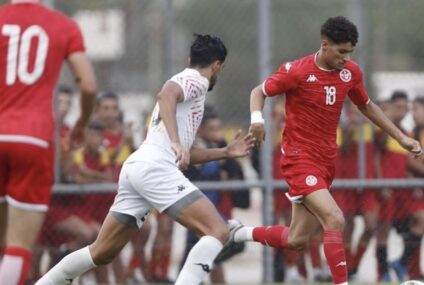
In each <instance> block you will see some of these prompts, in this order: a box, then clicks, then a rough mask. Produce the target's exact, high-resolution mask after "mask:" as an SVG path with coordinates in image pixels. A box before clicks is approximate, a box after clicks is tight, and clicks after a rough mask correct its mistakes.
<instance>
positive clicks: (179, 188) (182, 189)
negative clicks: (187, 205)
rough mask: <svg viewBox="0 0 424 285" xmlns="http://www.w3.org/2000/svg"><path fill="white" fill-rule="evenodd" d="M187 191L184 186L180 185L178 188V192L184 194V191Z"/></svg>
mask: <svg viewBox="0 0 424 285" xmlns="http://www.w3.org/2000/svg"><path fill="white" fill-rule="evenodd" d="M184 190H185V186H184V185H182V184H181V185H178V188H177V191H178V192H182V191H184Z"/></svg>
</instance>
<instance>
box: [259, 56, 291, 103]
mask: <svg viewBox="0 0 424 285" xmlns="http://www.w3.org/2000/svg"><path fill="white" fill-rule="evenodd" d="M297 83H298V80H297V78H296V76H295V70H294V67H293V66H292V63H290V62H287V63H285V64H283V65H281V66H280V68H279V69H278V70H277V71H276V72H275V73H274V74H272V75H271V76H269V77H268V78H267V79H266V80H265V81H264V83H263V84H262V92H263V93H264V94H265V95H266V96H275V95H279V94H283V93H285V92H287V91H289V90H290V89H294V88H295V87H296V85H297Z"/></svg>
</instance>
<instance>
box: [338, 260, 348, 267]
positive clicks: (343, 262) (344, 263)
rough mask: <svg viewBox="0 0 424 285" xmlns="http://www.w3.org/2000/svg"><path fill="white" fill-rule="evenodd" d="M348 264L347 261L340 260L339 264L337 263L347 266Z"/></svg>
mask: <svg viewBox="0 0 424 285" xmlns="http://www.w3.org/2000/svg"><path fill="white" fill-rule="evenodd" d="M346 265H347V263H346V261H340V262H339V264H337V265H336V267H339V266H346Z"/></svg>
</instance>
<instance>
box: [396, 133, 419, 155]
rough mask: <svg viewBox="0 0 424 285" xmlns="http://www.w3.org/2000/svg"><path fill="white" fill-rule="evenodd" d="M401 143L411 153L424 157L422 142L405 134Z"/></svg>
mask: <svg viewBox="0 0 424 285" xmlns="http://www.w3.org/2000/svg"><path fill="white" fill-rule="evenodd" d="M399 143H400V145H401V146H402V147H403V148H404V149H406V150H408V151H409V152H410V153H412V154H413V155H414V157H416V158H423V149H422V147H421V144H420V143H419V142H418V141H416V140H414V139H412V138H410V137H407V136H404V137H403V138H402V139H401V140H400V141H399Z"/></svg>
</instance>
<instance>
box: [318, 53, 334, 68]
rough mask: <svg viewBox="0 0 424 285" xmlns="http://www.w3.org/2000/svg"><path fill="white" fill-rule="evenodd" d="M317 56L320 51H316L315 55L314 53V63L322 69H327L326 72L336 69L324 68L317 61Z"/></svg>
mask: <svg viewBox="0 0 424 285" xmlns="http://www.w3.org/2000/svg"><path fill="white" fill-rule="evenodd" d="M317 56H318V52H316V53H315V55H314V63H315V66H316V67H317V68H318V69H319V70H322V71H325V72H332V71H334V70H335V69H326V68H323V67H321V66H319V65H318V63H317Z"/></svg>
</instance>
